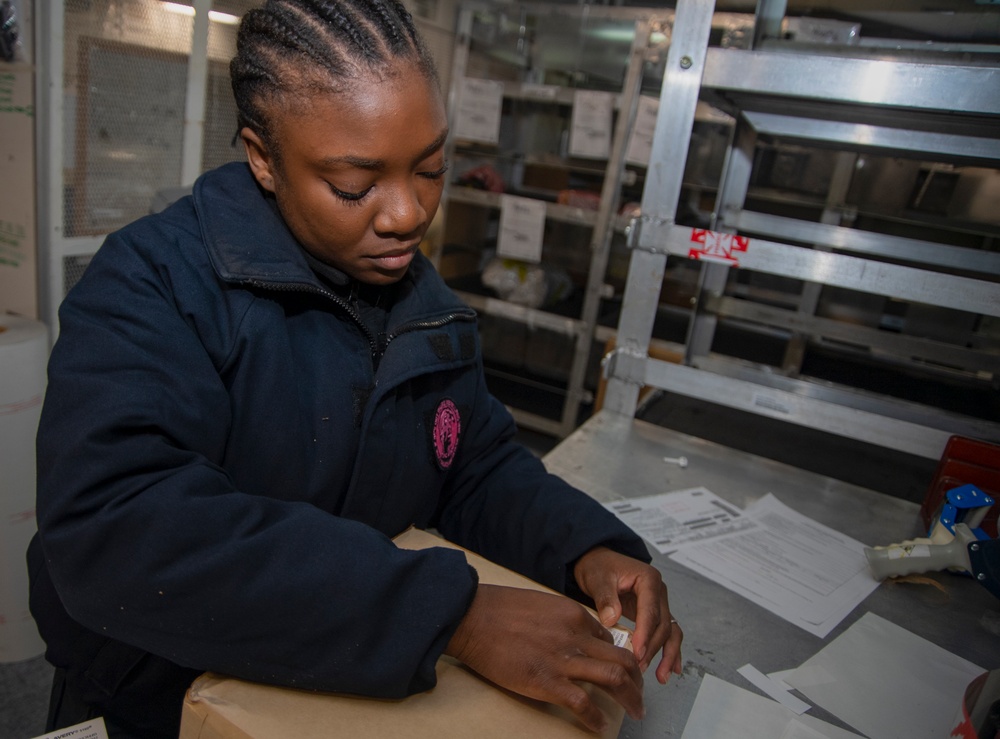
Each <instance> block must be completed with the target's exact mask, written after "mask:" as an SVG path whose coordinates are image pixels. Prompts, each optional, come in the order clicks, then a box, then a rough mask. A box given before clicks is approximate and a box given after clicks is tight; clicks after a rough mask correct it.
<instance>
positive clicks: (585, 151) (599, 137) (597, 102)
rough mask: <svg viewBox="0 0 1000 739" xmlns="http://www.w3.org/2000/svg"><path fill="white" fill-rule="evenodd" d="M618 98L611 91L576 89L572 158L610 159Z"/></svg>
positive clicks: (571, 131)
mask: <svg viewBox="0 0 1000 739" xmlns="http://www.w3.org/2000/svg"><path fill="white" fill-rule="evenodd" d="M614 107H615V96H614V95H612V94H611V93H610V92H595V91H593V90H577V91H576V92H575V93H574V94H573V118H572V120H571V123H570V132H569V153H570V156H575V157H587V158H589V159H607V157H608V154H609V153H610V151H611V117H612V115H613V113H614Z"/></svg>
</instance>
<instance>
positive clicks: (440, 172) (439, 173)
mask: <svg viewBox="0 0 1000 739" xmlns="http://www.w3.org/2000/svg"><path fill="white" fill-rule="evenodd" d="M448 166H449V165H448V164H447V163H445V164H444V165H442V167H441V168H440V169H436V170H434V171H433V172H421V173H420V176H421V177H426V178H427V179H429V180H439V179H441V178H442V177H444V174H445V172H447V171H448Z"/></svg>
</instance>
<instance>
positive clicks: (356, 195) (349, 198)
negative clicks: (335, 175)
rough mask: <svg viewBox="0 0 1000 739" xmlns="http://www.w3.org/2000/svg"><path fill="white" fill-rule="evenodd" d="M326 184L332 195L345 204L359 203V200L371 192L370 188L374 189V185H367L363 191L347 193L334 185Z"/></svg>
mask: <svg viewBox="0 0 1000 739" xmlns="http://www.w3.org/2000/svg"><path fill="white" fill-rule="evenodd" d="M327 184H328V185H330V190H331V191H333V194H334V195H336V196H337V197H338V198H340V199H341V200H343V201H344V202H345V203H359V202H361V200H362V199H364V197H365V195H367V194H368V193H370V192H371V191H372V188H373V187H375V186H374V185H369V186H368V187H366V188H365V189H364V190H360V191H358V192H347V191H346V190H341V189H340V188H339V187H337V186H336V185H333V184H330V183H327Z"/></svg>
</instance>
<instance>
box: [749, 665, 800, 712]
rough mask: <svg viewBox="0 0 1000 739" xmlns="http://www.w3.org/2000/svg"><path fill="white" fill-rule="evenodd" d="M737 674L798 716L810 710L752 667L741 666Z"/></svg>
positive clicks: (778, 684) (779, 685) (775, 682)
mask: <svg viewBox="0 0 1000 739" xmlns="http://www.w3.org/2000/svg"><path fill="white" fill-rule="evenodd" d="M737 672H738V673H739V674H740V675H742V676H743V677H745V678H746V679H747V680H748V681H749V682H750V684H751V685H753V686H755V687H756V688H758V689H759V690H760V691H761V692H763V693H766V694H767V695H768V696H770V697H771V698H774V700H776V701H778V703H780V704H781V705H783V706H784V707H785V708H787V709H788V710H790V711H793V712H794V713H796V714H798V715H801V714H803V713H805V712H806V711H808V710H809V709H810V708H811V706H810V705H809V704H808V703H806V702H805V701H804V700H800V699H798V698H796V697H795V696H794V695H792V694H791V693H789V692H788V689H787V688H784V687H782V685H781V684H780V683H778V682H777V681H775V680H772V679H771V678H769V677H768V676H767V675H765V674H764V673H763V672H761V671H760V670H758V669H757V668H756V667H754V666H753V665H743V666H742V667H741V668H740V669H738V670H737Z"/></svg>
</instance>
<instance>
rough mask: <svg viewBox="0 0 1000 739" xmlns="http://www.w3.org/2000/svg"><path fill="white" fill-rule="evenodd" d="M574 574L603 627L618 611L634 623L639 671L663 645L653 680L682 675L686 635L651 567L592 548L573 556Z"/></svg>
mask: <svg viewBox="0 0 1000 739" xmlns="http://www.w3.org/2000/svg"><path fill="white" fill-rule="evenodd" d="M573 576H574V577H575V578H576V582H577V584H578V585H579V586H580V589H581V590H583V592H584V593H586V594H587V595H589V596H590V597H591V598H593V599H594V604H595V606H596V607H597V613H598V614H599V616H600V619H601V622H602V623H603V624H604V625H605V626H608V627H610V626H613V625H614V624H616V623H618V620H619V619H620V618H621V617H622V616H625V617H626V618H629V619H632V620H633V621H634V622H635V633H634V634H633V635H632V649H633V650H634V651H635V656H636V658H637V659H638V660H639V666H640V669H641V670H643V671H645V670H646V668H647V667H649V664H650V662H652V661H653V659H654V658H655V656H656V653H657V652H659V651H660V650H661V649H662V650H663V659H661V660H660V664H659V665H658V666H657V668H656V679H657V680H659V681H660V682H661V683H666V682H667V678H669V677H670V673H671V672H674V673H676V674H678V675H679V674H681V641H682V640H683V639H684V634H683V632H682V631H681V628H680V626H678V625H677V622H676V621H675V620H674V619H673V618H672V617H671V615H670V604H669V602H668V601H667V586H666V585H664V583H663V578H662V577H661V576H660V573H659V571H658V570H657V569H656V568H655V567H652V566H651V565H648V564H646V563H645V562H640V561H639V560H637V559H633V558H632V557H627V556H625V555H624V554H619V553H618V552H614V551H612V550H610V549H608V548H606V547H595V548H594V549H591V550H590V551H589V552H587V553H586V554H584V555H583V556H582V557H580V559H578V560H577V562H576V565H574V567H573Z"/></svg>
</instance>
